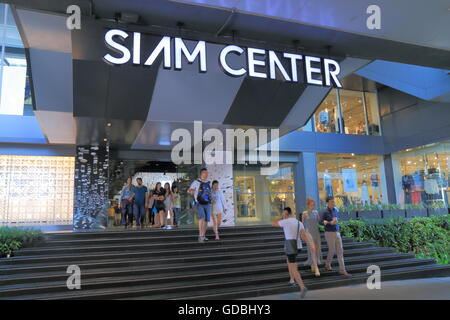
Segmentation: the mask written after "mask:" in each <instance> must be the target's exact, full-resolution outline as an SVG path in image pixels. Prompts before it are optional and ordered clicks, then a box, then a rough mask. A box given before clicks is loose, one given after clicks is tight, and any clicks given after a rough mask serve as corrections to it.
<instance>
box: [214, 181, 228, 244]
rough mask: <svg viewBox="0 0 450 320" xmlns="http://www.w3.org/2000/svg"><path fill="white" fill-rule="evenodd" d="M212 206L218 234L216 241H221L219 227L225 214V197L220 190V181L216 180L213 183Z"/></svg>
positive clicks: (215, 231)
mask: <svg viewBox="0 0 450 320" xmlns="http://www.w3.org/2000/svg"><path fill="white" fill-rule="evenodd" d="M211 204H212V211H211V213H212V214H211V215H212V220H213V224H214V233H215V234H216V240H220V237H219V227H220V223H221V221H222V214H225V197H224V196H223V192H222V191H220V190H219V181H217V180H214V181H213V183H212V192H211Z"/></svg>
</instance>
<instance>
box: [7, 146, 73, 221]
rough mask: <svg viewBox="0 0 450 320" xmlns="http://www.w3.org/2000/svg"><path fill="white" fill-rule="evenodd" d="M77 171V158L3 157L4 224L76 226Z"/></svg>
mask: <svg viewBox="0 0 450 320" xmlns="http://www.w3.org/2000/svg"><path fill="white" fill-rule="evenodd" d="M74 170H75V158H74V157H54V156H51V157H41V156H5V155H2V156H0V224H1V225H62V224H72V222H73V196H74V172H75V171H74Z"/></svg>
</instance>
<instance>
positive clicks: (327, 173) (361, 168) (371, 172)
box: [317, 153, 385, 207]
mask: <svg viewBox="0 0 450 320" xmlns="http://www.w3.org/2000/svg"><path fill="white" fill-rule="evenodd" d="M317 176H318V183H319V198H320V206H321V207H324V206H325V199H326V197H327V196H334V197H335V199H336V204H337V205H338V206H347V205H371V204H379V203H384V202H385V197H383V190H384V189H385V187H384V186H385V177H384V164H383V159H382V157H381V156H376V155H356V154H353V153H352V154H345V153H318V154H317Z"/></svg>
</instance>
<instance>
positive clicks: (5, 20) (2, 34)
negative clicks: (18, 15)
mask: <svg viewBox="0 0 450 320" xmlns="http://www.w3.org/2000/svg"><path fill="white" fill-rule="evenodd" d="M2 114H3V115H25V116H29V115H33V114H34V113H33V108H32V100H31V89H30V81H29V77H28V74H27V60H26V57H25V49H24V48H23V44H22V40H21V38H20V34H19V31H18V29H17V26H16V24H15V22H14V17H13V15H12V12H11V9H10V8H9V6H8V5H6V4H0V115H2Z"/></svg>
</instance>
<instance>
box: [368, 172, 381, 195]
mask: <svg viewBox="0 0 450 320" xmlns="http://www.w3.org/2000/svg"><path fill="white" fill-rule="evenodd" d="M370 183H371V187H372V199H373V200H374V201H375V194H376V199H378V200H379V199H380V197H381V195H380V178H378V174H377V171H376V169H372V174H371V175H370Z"/></svg>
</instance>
